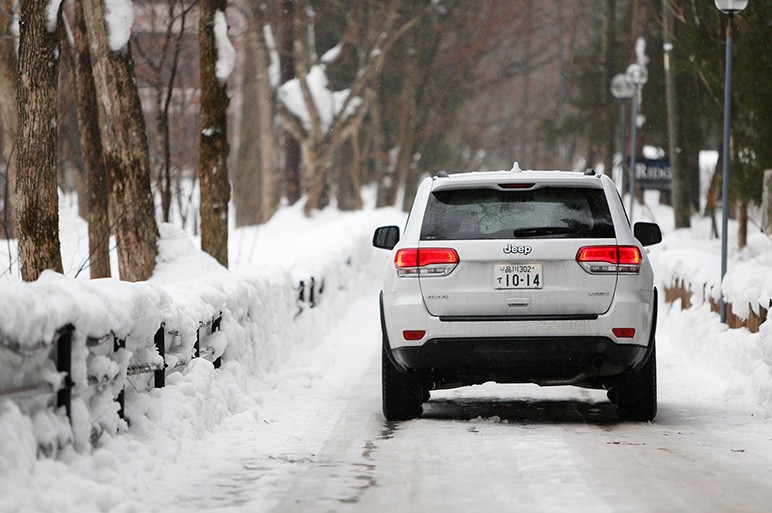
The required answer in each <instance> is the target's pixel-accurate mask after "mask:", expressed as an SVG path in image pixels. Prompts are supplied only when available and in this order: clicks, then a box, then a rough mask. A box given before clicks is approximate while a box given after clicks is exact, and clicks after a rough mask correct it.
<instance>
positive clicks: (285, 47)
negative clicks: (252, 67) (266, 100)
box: [279, 0, 301, 205]
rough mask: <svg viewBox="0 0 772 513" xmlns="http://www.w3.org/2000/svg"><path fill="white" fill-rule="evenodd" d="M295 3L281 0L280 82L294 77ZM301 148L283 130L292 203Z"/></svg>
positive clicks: (296, 191)
mask: <svg viewBox="0 0 772 513" xmlns="http://www.w3.org/2000/svg"><path fill="white" fill-rule="evenodd" d="M294 16H295V4H294V2H293V0H281V43H280V45H279V46H280V48H279V57H280V60H281V69H280V73H281V78H280V81H281V83H282V84H283V83H285V82H287V81H289V80H292V79H293V78H295V56H294V53H293V52H292V45H293V41H294V40H295V36H294V32H295V30H294ZM300 157H301V149H300V144H299V143H298V141H297V140H296V139H295V138H294V137H293V136H292V134H291V133H289V131H287V130H285V131H284V179H285V181H286V183H285V188H286V194H287V201H288V202H289V204H290V205H294V204H295V203H297V201H298V200H299V199H300V196H301V193H300V191H301V189H300V181H301V179H300V166H301V158H300Z"/></svg>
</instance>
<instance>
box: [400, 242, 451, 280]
mask: <svg viewBox="0 0 772 513" xmlns="http://www.w3.org/2000/svg"><path fill="white" fill-rule="evenodd" d="M458 262H459V258H458V253H457V252H456V250H455V249H452V248H405V249H400V250H399V251H397V254H396V255H394V265H395V266H396V267H397V274H398V275H399V276H400V277H401V278H407V277H417V276H419V275H420V276H447V275H448V274H450V273H451V272H453V269H455V268H456V265H458Z"/></svg>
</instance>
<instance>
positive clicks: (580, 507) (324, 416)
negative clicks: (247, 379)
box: [153, 290, 772, 513]
mask: <svg viewBox="0 0 772 513" xmlns="http://www.w3.org/2000/svg"><path fill="white" fill-rule="evenodd" d="M669 319H670V316H669V315H668V313H667V312H664V314H663V315H660V328H659V330H660V331H659V333H660V336H659V340H658V344H659V372H660V386H659V390H660V411H659V414H658V416H657V419H656V421H655V422H653V423H651V424H630V423H620V422H618V421H617V419H616V415H615V412H614V407H613V406H612V405H611V404H610V403H609V402H608V401H606V399H605V394H604V393H602V392H598V391H587V390H580V389H573V388H539V387H536V386H528V385H519V386H503V385H484V386H479V387H471V388H467V389H459V390H452V391H442V392H433V393H432V398H431V400H430V402H429V403H428V405H426V406H425V413H424V415H423V417H422V418H421V419H418V420H415V421H410V422H403V423H389V422H386V421H385V420H384V419H383V417H382V415H381V413H380V370H379V361H378V360H379V357H380V352H379V341H380V334H379V323H378V311H377V295H376V292H375V291H374V290H371V291H369V292H368V293H367V294H365V295H363V296H362V297H361V298H360V299H359V300H358V301H356V302H353V303H351V305H350V307H349V308H348V310H347V312H346V314H345V315H344V316H343V317H341V318H340V320H339V321H338V322H336V323H335V324H334V325H333V327H332V329H331V330H330V331H329V332H328V333H326V334H324V335H323V336H324V340H323V341H322V343H321V344H319V345H318V346H317V348H316V349H314V350H313V351H311V352H309V353H307V354H303V355H298V358H297V359H294V360H293V361H292V362H289V363H288V364H287V366H286V368H285V369H284V370H283V372H282V373H281V375H279V376H277V377H276V379H275V381H274V382H273V384H272V386H273V388H272V389H271V390H267V391H265V394H264V397H263V398H262V399H261V401H260V408H259V411H258V412H255V411H246V412H244V413H242V414H239V415H236V416H234V417H231V418H230V419H228V420H227V421H225V423H223V424H222V425H221V426H220V427H219V428H218V429H217V430H216V432H213V433H209V434H207V435H206V436H205V437H204V440H202V441H201V443H199V444H197V445H196V446H195V447H191V448H190V450H189V451H187V452H188V454H186V457H185V458H184V459H183V461H178V462H177V463H176V465H177V467H178V468H177V472H173V473H174V474H177V473H179V474H180V475H184V479H180V478H179V477H178V478H177V479H178V480H180V481H183V482H184V484H181V483H175V484H174V485H173V486H169V488H172V489H177V490H179V491H178V492H177V493H175V494H169V495H167V496H165V497H164V499H163V502H165V504H158V503H156V504H154V505H153V507H155V508H157V510H158V511H244V512H246V511H249V512H260V511H275V512H328V511H330V512H345V511H358V512H362V511H367V512H379V511H405V512H423V511H444V512H464V513H469V512H472V511H529V512H531V511H560V512H565V511H572V512H574V511H588V512H589V511H592V512H604V511H609V512H620V511H656V512H668V511H700V512H711V511H716V512H719V511H720V512H728V511H731V512H750V511H759V512H762V511H763V512H767V511H769V508H770V504H772V474H770V469H771V468H772V424H770V421H769V420H764V419H763V418H760V415H759V409H758V406H757V405H754V404H752V403H751V402H750V401H749V400H748V399H746V398H744V397H741V396H738V397H737V398H736V399H734V400H732V399H731V397H732V390H731V387H728V382H726V381H718V380H716V378H715V377H714V376H713V375H712V374H710V373H709V372H707V371H706V370H705V369H703V368H701V367H700V366H698V365H695V364H694V363H693V361H692V359H691V358H689V356H688V355H686V354H684V353H682V352H680V350H679V349H678V347H677V345H678V344H676V343H674V341H673V340H671V337H672V334H671V333H670V332H669V329H668V324H669ZM706 350H707V348H706ZM728 398H730V399H728Z"/></svg>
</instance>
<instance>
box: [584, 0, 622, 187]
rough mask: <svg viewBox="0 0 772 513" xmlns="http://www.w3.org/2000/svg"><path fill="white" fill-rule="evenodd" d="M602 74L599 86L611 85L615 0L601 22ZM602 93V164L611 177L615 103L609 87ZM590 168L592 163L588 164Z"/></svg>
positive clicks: (609, 1) (614, 43)
mask: <svg viewBox="0 0 772 513" xmlns="http://www.w3.org/2000/svg"><path fill="white" fill-rule="evenodd" d="M603 23H604V25H605V26H604V31H603V46H604V48H603V74H602V77H603V78H602V79H601V84H611V79H612V78H613V76H614V70H613V67H614V65H615V61H616V47H617V43H616V39H615V37H614V32H615V30H616V28H617V27H616V0H606V16H605V17H604V20H603ZM601 91H603V114H604V116H603V119H604V121H605V124H606V129H605V133H606V141H605V145H604V146H605V148H604V150H605V155H604V156H603V164H604V168H605V170H606V174H607V175H609V176H612V171H613V169H614V139H616V133H617V132H616V130H614V127H615V126H616V120H615V118H616V112H615V111H616V102H615V101H614V98H613V97H612V96H611V88H610V87H602V88H601ZM624 154H625V152H624V149H622V158H623V159H624ZM588 165H589V166H590V167H591V166H592V165H593V163H592V162H588Z"/></svg>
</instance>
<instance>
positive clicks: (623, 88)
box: [611, 73, 635, 182]
mask: <svg viewBox="0 0 772 513" xmlns="http://www.w3.org/2000/svg"><path fill="white" fill-rule="evenodd" d="M634 94H635V86H634V85H633V83H632V82H630V79H628V78H627V75H626V74H625V73H618V74H616V75H614V78H612V79H611V95H612V96H613V97H614V98H616V99H617V100H619V152H620V153H621V154H622V159H621V162H622V163H621V166H620V167H621V168H622V169H623V170H624V168H625V164H624V161H625V100H627V99H629V98H632V97H633V95H634ZM623 173H624V171H623ZM623 182H624V180H623Z"/></svg>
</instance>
